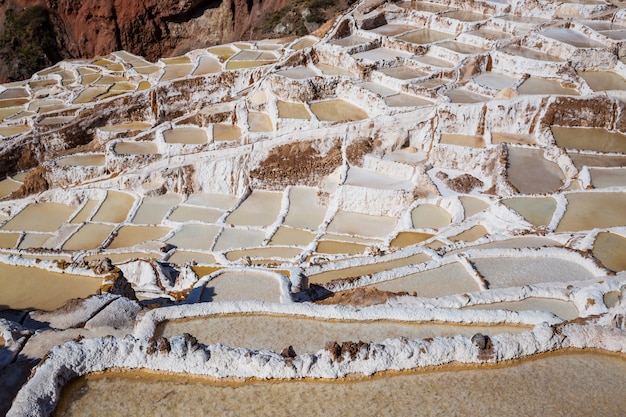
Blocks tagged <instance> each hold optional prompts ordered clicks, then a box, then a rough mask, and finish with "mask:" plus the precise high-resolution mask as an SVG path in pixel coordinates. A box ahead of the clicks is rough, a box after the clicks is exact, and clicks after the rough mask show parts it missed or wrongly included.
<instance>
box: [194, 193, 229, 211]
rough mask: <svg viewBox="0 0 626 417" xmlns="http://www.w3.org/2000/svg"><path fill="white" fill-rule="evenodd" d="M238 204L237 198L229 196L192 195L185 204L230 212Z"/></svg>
mask: <svg viewBox="0 0 626 417" xmlns="http://www.w3.org/2000/svg"><path fill="white" fill-rule="evenodd" d="M235 203H237V197H235V196H233V195H229V194H191V195H190V196H189V197H188V198H187V200H185V204H189V205H194V206H202V207H211V208H218V209H222V210H228V209H230V208H232V207H233V206H234V205H235Z"/></svg>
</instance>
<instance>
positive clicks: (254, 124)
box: [248, 111, 274, 132]
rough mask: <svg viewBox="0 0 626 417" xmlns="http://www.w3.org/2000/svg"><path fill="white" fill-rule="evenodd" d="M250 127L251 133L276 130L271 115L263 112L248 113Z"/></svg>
mask: <svg viewBox="0 0 626 417" xmlns="http://www.w3.org/2000/svg"><path fill="white" fill-rule="evenodd" d="M248 125H249V126H250V132H272V131H273V130H274V124H273V123H272V119H270V116H269V114H267V113H262V112H256V111H251V112H248Z"/></svg>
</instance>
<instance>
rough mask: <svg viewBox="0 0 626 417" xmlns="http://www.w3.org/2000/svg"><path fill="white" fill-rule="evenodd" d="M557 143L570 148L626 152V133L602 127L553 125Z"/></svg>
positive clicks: (552, 128)
mask: <svg viewBox="0 0 626 417" xmlns="http://www.w3.org/2000/svg"><path fill="white" fill-rule="evenodd" d="M550 130H552V134H553V135H554V139H555V140H556V144H557V145H559V146H562V147H564V148H568V149H586V150H590V151H598V152H620V153H626V135H624V134H623V133H620V132H609V131H608V130H605V129H601V128H585V127H562V126H551V127H550Z"/></svg>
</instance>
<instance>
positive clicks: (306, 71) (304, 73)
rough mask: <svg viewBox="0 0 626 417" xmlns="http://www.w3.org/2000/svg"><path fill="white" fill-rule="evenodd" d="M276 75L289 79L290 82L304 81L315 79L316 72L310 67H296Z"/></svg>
mask: <svg viewBox="0 0 626 417" xmlns="http://www.w3.org/2000/svg"><path fill="white" fill-rule="evenodd" d="M276 75H282V76H283V77H287V78H291V79H292V80H304V79H306V78H311V77H316V76H317V75H318V74H317V72H316V71H315V70H314V69H313V68H310V67H305V66H302V65H300V66H298V67H294V68H289V69H285V70H280V71H278V72H276Z"/></svg>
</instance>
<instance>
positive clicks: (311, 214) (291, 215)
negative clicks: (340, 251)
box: [284, 187, 327, 230]
mask: <svg viewBox="0 0 626 417" xmlns="http://www.w3.org/2000/svg"><path fill="white" fill-rule="evenodd" d="M317 193H318V192H317V189H315V188H305V187H292V188H291V189H290V190H289V210H288V211H287V216H286V217H285V221H284V224H285V225H287V226H292V227H296V228H300V229H309V230H317V228H318V227H319V225H320V224H321V223H322V222H323V221H324V217H325V216H326V210H327V206H326V205H323V204H321V202H320V199H319V197H318V195H317Z"/></svg>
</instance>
